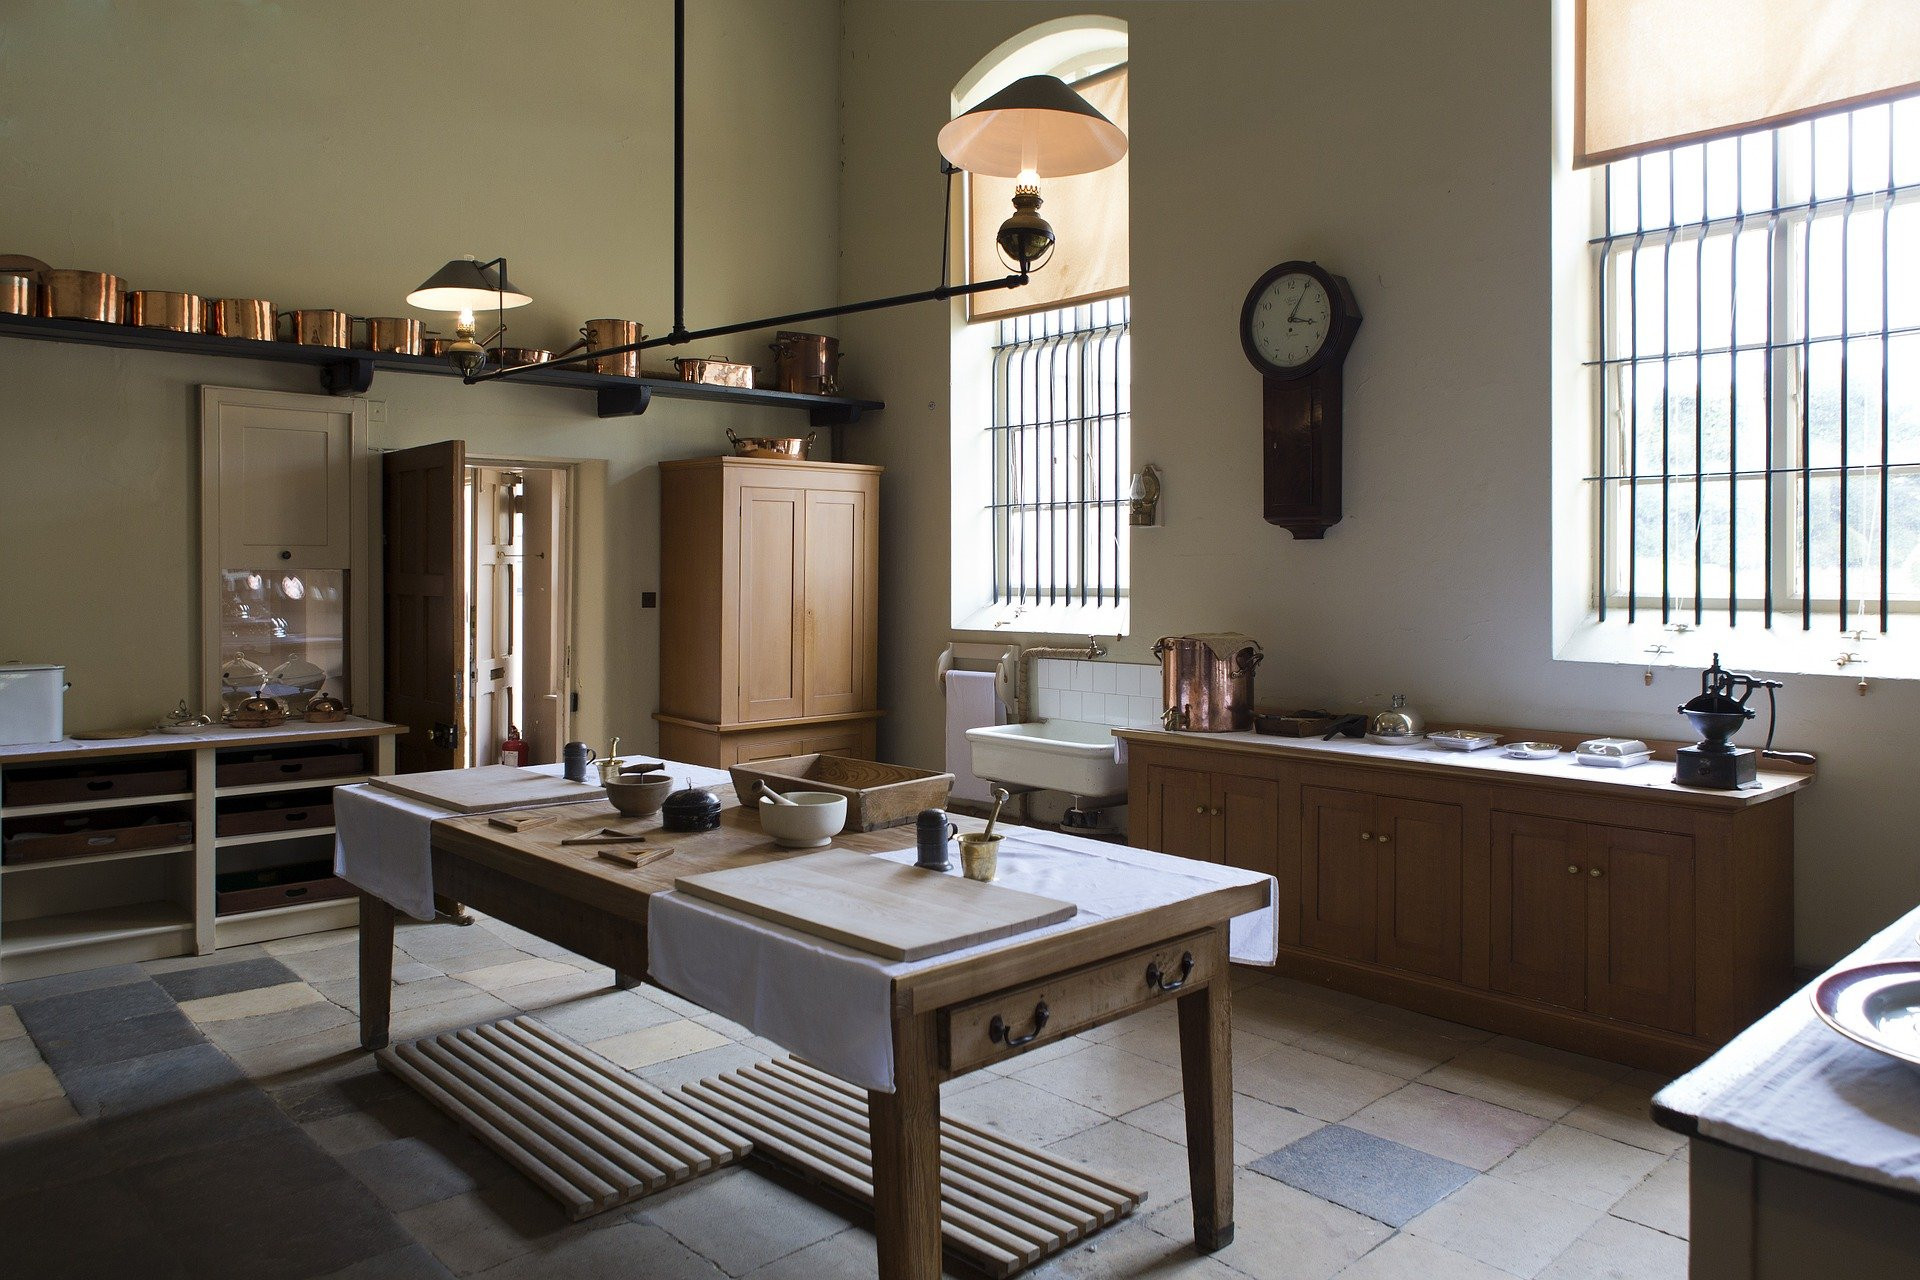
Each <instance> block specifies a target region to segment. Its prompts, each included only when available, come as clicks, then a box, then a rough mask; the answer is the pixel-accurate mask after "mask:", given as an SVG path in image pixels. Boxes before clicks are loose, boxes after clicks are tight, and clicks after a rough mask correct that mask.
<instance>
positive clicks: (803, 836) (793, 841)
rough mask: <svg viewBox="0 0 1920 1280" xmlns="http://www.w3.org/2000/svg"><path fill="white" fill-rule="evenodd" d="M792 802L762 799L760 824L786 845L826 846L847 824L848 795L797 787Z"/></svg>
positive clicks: (818, 847)
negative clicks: (780, 802) (777, 802)
mask: <svg viewBox="0 0 1920 1280" xmlns="http://www.w3.org/2000/svg"><path fill="white" fill-rule="evenodd" d="M786 800H787V802H788V803H785V804H775V803H774V802H773V801H771V800H766V799H763V800H761V801H760V827H761V829H762V830H763V831H765V832H766V833H767V834H768V835H770V836H772V837H773V842H774V843H775V844H777V845H779V846H780V847H781V848H783V849H824V848H826V847H827V846H828V845H830V844H832V843H833V838H834V837H835V836H837V835H839V834H840V832H841V830H842V829H843V828H844V827H845V826H846V825H847V798H846V797H845V796H837V795H834V794H833V793H832V792H830V791H793V792H789V793H788V794H787V796H786Z"/></svg>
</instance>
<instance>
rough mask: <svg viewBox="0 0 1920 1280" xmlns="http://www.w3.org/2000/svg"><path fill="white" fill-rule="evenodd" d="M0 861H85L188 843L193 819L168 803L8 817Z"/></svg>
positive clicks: (12, 863) (14, 864) (15, 863)
mask: <svg viewBox="0 0 1920 1280" xmlns="http://www.w3.org/2000/svg"><path fill="white" fill-rule="evenodd" d="M5 830H6V840H5V841H4V843H0V862H5V863H7V864H8V865H11V866H19V865H21V864H24V863H29V862H52V861H56V860H58V859H61V858H85V857H91V856H94V855H96V854H102V853H125V852H128V851H130V850H134V849H158V848H161V847H163V846H166V845H172V844H186V843H188V842H189V841H191V840H192V839H193V815H192V813H191V812H190V811H189V810H187V809H184V808H180V807H178V806H172V805H160V806H155V807H154V808H153V809H151V810H136V809H105V810H101V811H99V812H97V813H72V814H56V815H49V816H44V817H33V818H9V819H8V820H7V822H6V827H5Z"/></svg>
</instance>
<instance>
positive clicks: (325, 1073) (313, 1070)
mask: <svg viewBox="0 0 1920 1280" xmlns="http://www.w3.org/2000/svg"><path fill="white" fill-rule="evenodd" d="M364 1054H365V1050H363V1049H361V1048H360V1028H359V1025H358V1024H357V1023H351V1022H350V1023H347V1024H346V1025H344V1026H339V1027H330V1028H328V1029H327V1030H325V1031H316V1032H314V1033H313V1034H312V1035H305V1036H299V1037H297V1038H295V1039H292V1040H276V1041H274V1042H273V1043H271V1044H263V1045H258V1046H256V1047H254V1048H251V1049H234V1050H232V1051H230V1052H229V1053H228V1054H227V1056H228V1057H230V1058H232V1059H233V1063H234V1065H235V1066H237V1067H239V1068H240V1070H241V1072H242V1073H244V1074H245V1075H246V1076H247V1077H249V1078H250V1079H252V1080H253V1081H254V1082H255V1083H256V1084H262V1085H284V1084H292V1083H295V1082H296V1081H299V1080H308V1081H313V1080H320V1079H327V1078H331V1077H332V1075H333V1074H334V1073H336V1072H339V1071H344V1070H347V1069H350V1068H352V1067H353V1066H354V1065H355V1064H356V1063H358V1062H359V1061H360V1060H361V1058H362V1057H363V1056H364Z"/></svg>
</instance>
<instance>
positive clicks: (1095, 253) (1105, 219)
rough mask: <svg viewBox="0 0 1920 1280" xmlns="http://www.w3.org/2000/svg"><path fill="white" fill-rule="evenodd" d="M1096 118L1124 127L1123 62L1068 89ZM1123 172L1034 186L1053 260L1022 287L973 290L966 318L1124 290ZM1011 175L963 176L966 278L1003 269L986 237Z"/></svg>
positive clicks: (1003, 208)
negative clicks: (1052, 238)
mask: <svg viewBox="0 0 1920 1280" xmlns="http://www.w3.org/2000/svg"><path fill="white" fill-rule="evenodd" d="M1073 88H1074V91H1075V92H1077V93H1079V94H1080V96H1081V97H1083V98H1085V99H1086V100H1087V101H1088V102H1090V103H1092V104H1093V107H1094V109H1095V110H1096V111H1098V112H1099V113H1100V114H1101V115H1103V116H1105V117H1106V118H1107V119H1109V120H1111V121H1113V122H1114V123H1115V124H1117V125H1119V126H1120V128H1121V129H1122V130H1123V131H1124V130H1126V129H1127V127H1128V126H1127V69H1126V67H1125V66H1124V65H1122V66H1118V67H1115V68H1113V69H1112V70H1110V71H1103V72H1101V73H1100V74H1098V75H1095V76H1090V77H1088V78H1087V79H1085V80H1082V81H1080V82H1078V83H1077V84H1075V85H1074V86H1073ZM1127 169H1128V161H1127V160H1126V159H1125V158H1123V159H1121V161H1120V162H1119V163H1118V164H1115V165H1111V166H1109V167H1108V168H1105V169H1100V170H1097V171H1095V172H1093V173H1082V174H1076V175H1074V176H1073V177H1071V178H1047V179H1043V180H1042V181H1041V183H1040V198H1041V200H1042V202H1043V203H1042V204H1041V206H1040V216H1041V217H1043V218H1045V219H1046V220H1047V221H1048V222H1050V223H1052V224H1053V230H1054V234H1055V235H1056V236H1057V237H1058V242H1057V243H1056V245H1055V247H1054V251H1053V257H1052V258H1051V259H1050V260H1049V261H1048V262H1047V264H1046V265H1045V266H1044V267H1043V268H1041V269H1040V270H1038V271H1036V272H1034V274H1033V278H1032V279H1031V280H1030V281H1028V282H1027V284H1026V286H1025V287H1024V288H1020V289H1006V290H1001V291H999V292H995V293H987V294H974V295H971V296H970V297H969V298H968V311H967V317H968V319H969V320H995V319H999V318H1000V317H1002V316H1016V315H1026V314H1029V313H1031V312H1035V311H1052V310H1055V309H1057V308H1060V307H1071V306H1077V305H1079V304H1081V303H1084V302H1091V301H1094V300H1096V299H1099V298H1111V297H1114V296H1116V295H1118V294H1122V293H1125V292H1126V291H1127V285H1128V266H1127V238H1128V237H1127ZM1013 186H1014V183H1013V179H1011V178H990V177H984V176H982V175H979V174H969V175H967V245H968V253H967V279H969V280H976V281H977V280H995V279H998V278H999V277H1001V276H1004V275H1006V274H1007V270H1008V268H1007V265H1006V264H1005V263H1003V262H1002V261H1001V260H1000V253H999V248H998V246H996V245H995V244H994V242H993V236H994V232H996V231H998V230H999V229H1000V224H1001V223H1002V222H1005V221H1006V220H1007V215H1009V214H1011V213H1012V212H1013Z"/></svg>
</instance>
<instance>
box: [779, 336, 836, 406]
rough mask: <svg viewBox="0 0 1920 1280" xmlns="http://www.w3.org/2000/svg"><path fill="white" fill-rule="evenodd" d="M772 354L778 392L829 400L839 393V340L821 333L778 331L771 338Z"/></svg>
mask: <svg viewBox="0 0 1920 1280" xmlns="http://www.w3.org/2000/svg"><path fill="white" fill-rule="evenodd" d="M774 338H775V340H774V342H773V354H774V357H775V362H776V367H777V369H778V373H777V376H776V383H775V385H777V386H778V387H779V388H780V390H782V391H798V392H802V393H804V394H807V395H817V396H830V395H834V394H836V393H837V392H838V391H839V389H840V339H838V338H830V337H828V336H827V335H826V334H824V333H797V332H795V331H793V330H791V329H782V330H780V332H779V333H777V334H776V335H774Z"/></svg>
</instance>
